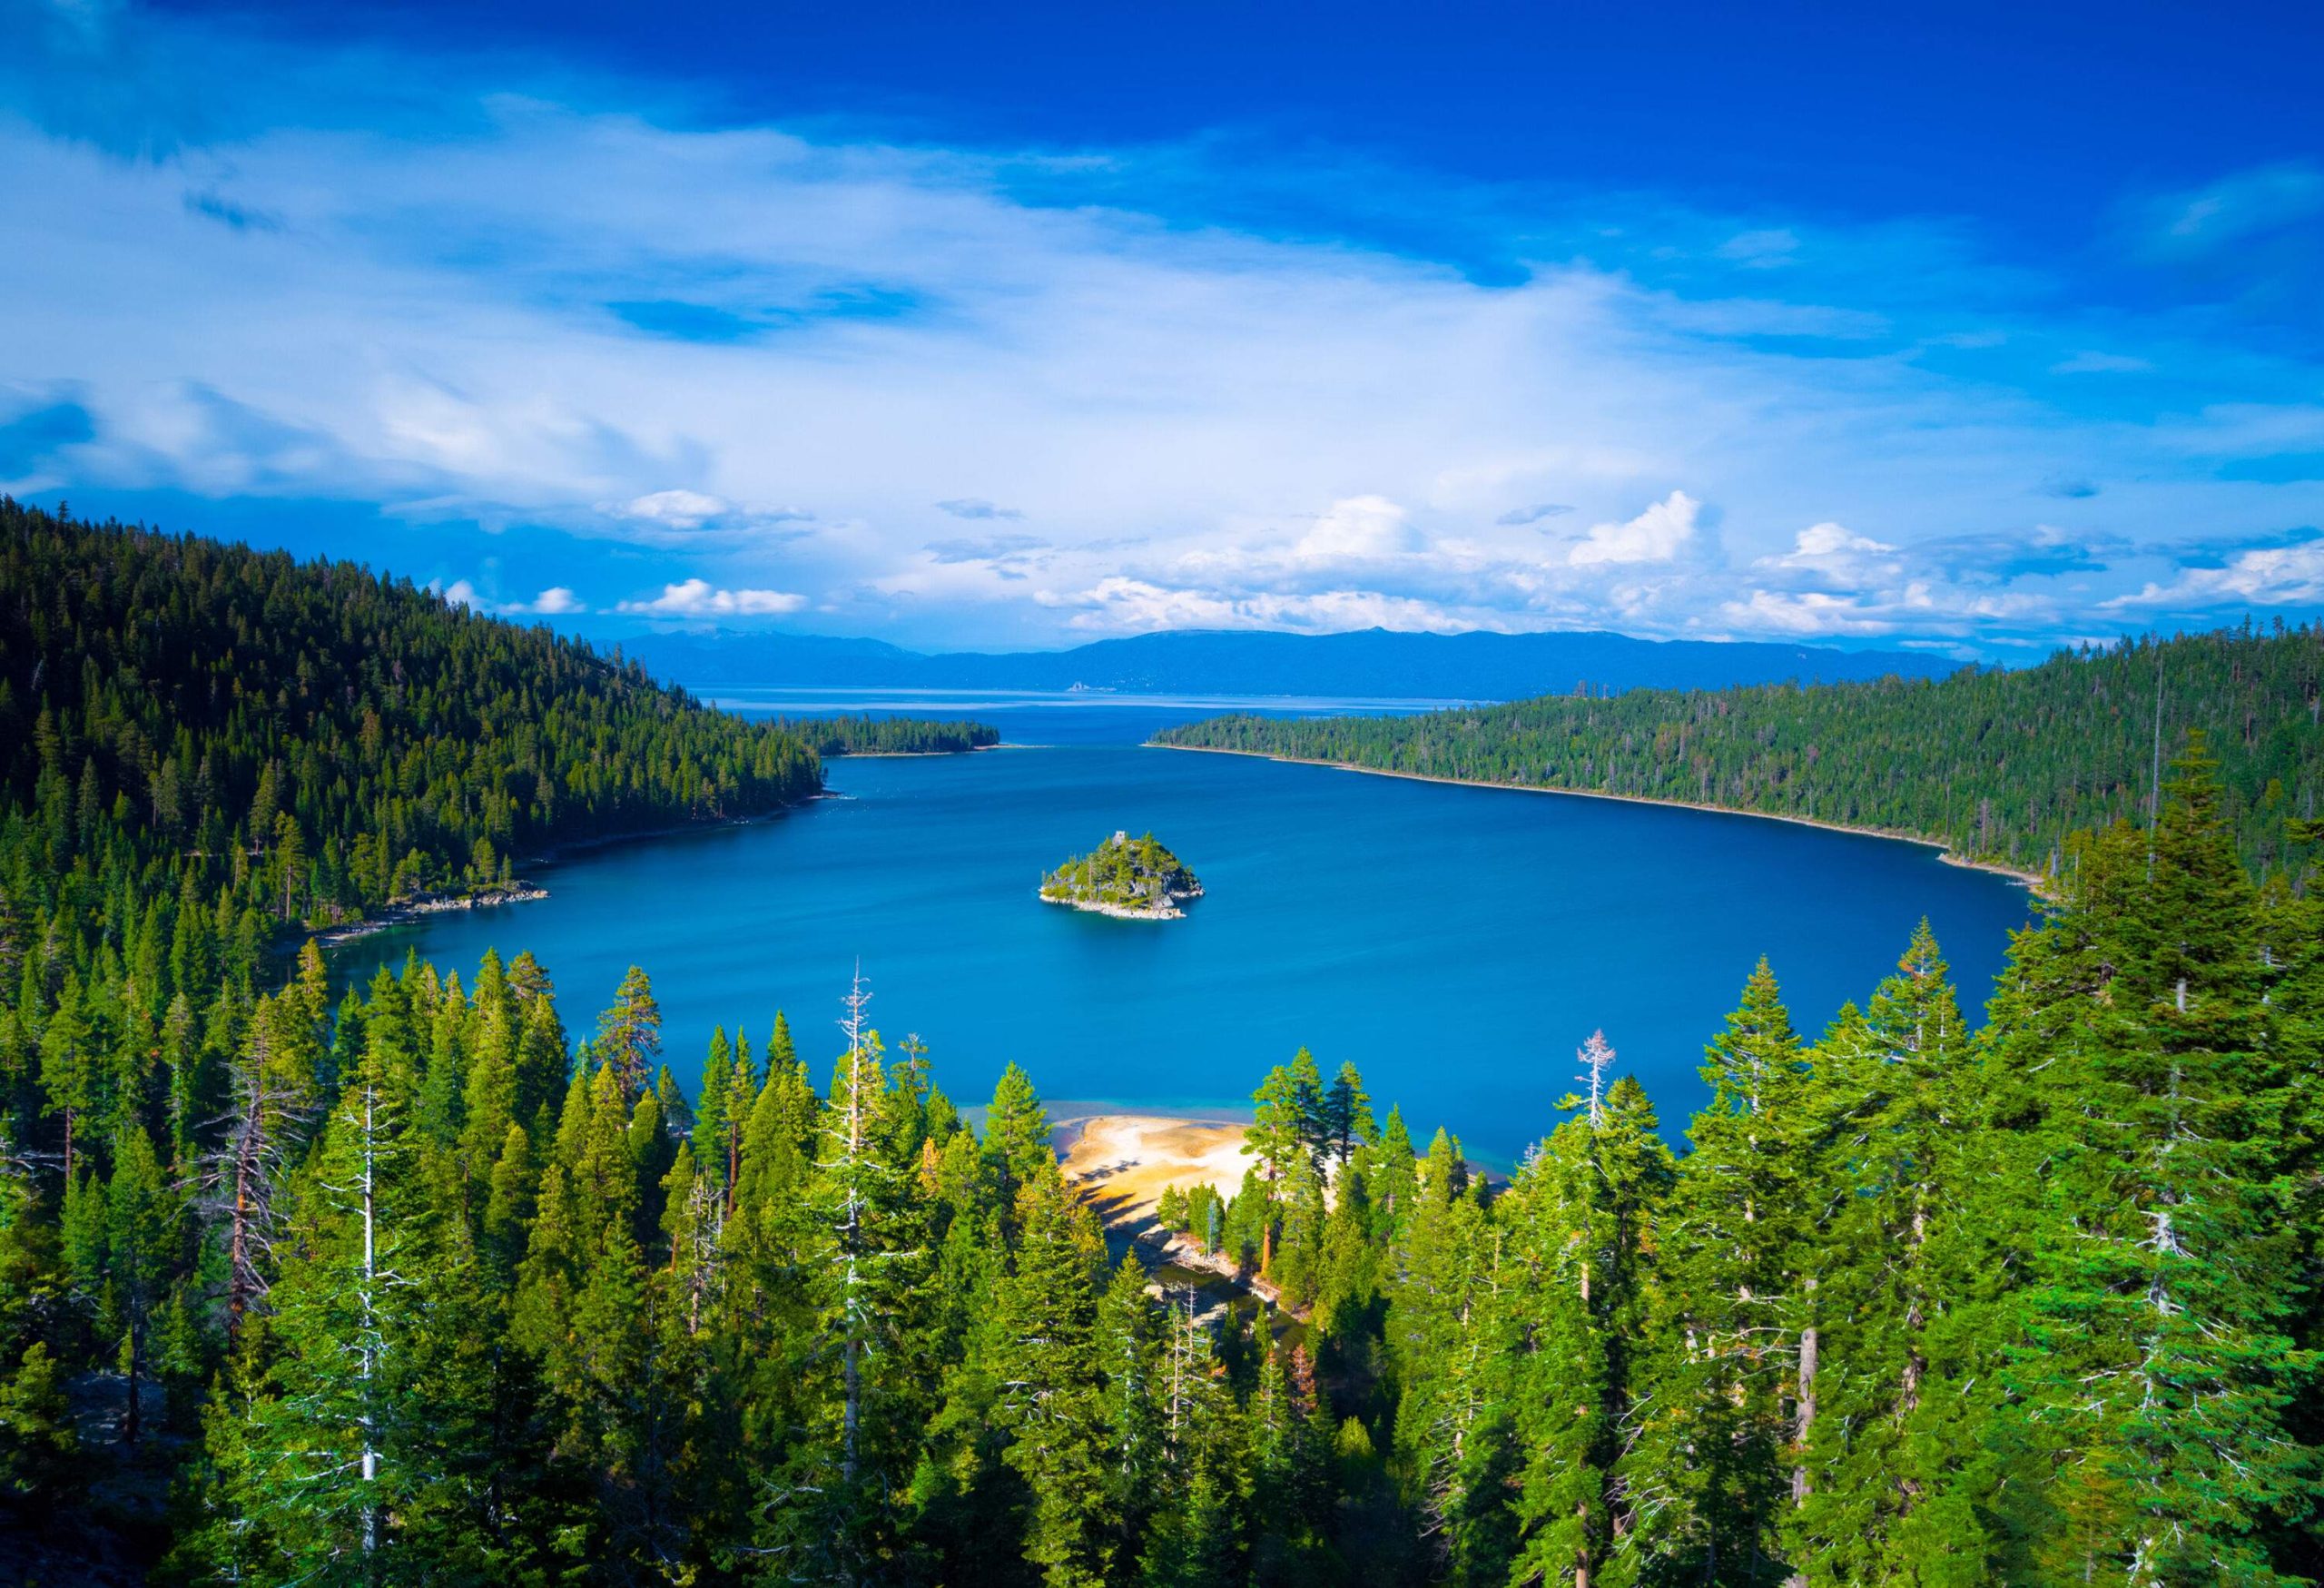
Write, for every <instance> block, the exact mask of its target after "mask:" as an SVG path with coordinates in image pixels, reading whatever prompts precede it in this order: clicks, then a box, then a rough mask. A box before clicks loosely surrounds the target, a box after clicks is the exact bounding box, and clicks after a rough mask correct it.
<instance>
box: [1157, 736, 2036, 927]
mask: <svg viewBox="0 0 2324 1588" xmlns="http://www.w3.org/2000/svg"><path fill="white" fill-rule="evenodd" d="M1145 747H1146V748H1147V749H1150V750H1182V751H1186V752H1187V753H1189V754H1191V755H1243V756H1247V757H1249V758H1250V759H1252V760H1255V761H1280V762H1282V763H1284V764H1286V765H1292V766H1323V767H1328V768H1330V769H1331V770H1332V771H1334V772H1354V773H1360V774H1363V775H1364V776H1365V777H1401V778H1403V780H1404V781H1405V782H1407V783H1443V784H1452V786H1453V787H1455V788H1497V789H1505V790H1507V791H1508V792H1510V793H1512V794H1557V795H1560V796H1561V797H1563V798H1566V799H1575V800H1619V801H1620V802H1621V803H1622V804H1629V805H1668V806H1669V807H1671V808H1672V809H1674V810H1680V811H1702V812H1705V813H1708V814H1711V815H1714V816H1748V817H1750V818H1751V819H1752V820H1753V821H1757V822H1789V823H1791V824H1794V825H1795V826H1800V827H1820V828H1822V829H1823V830H1824V831H1825V832H1827V833H1854V834H1856V836H1857V837H1859V838H1886V839H1888V840H1889V841H1891V842H1892V843H1917V844H1919V845H1920V846H1921V847H1922V848H1924V849H1934V850H1935V851H1936V852H1937V859H1939V860H1941V861H1943V862H1944V863H1945V864H1946V865H1957V866H1959V867H1961V868H1962V869H1963V870H1965V871H1973V872H1990V873H1993V874H1994V876H1997V877H2007V878H2008V879H2009V880H2010V881H2011V882H2013V883H2017V884H2018V885H2019V886H2020V887H2022V888H2024V889H2025V890H2026V891H2027V892H2029V893H2033V895H2034V896H2035V897H2037V898H2042V897H2046V896H2047V887H2048V880H2047V879H2046V878H2044V877H2042V876H2040V875H2038V874H2036V873H2033V872H2024V871H2019V870H2018V869H2017V868H2016V867H2014V866H2007V865H1998V864H1995V863H1993V862H1991V861H1984V860H1965V859H1964V858H1962V857H1961V856H1960V855H1958V854H1955V853H1954V852H1953V849H1952V847H1951V846H1950V845H1949V844H1946V843H1942V842H1940V841H1938V840H1937V839H1935V838H1924V837H1923V836H1921V835H1920V834H1919V833H1899V832H1897V831H1896V830H1895V829H1893V828H1888V827H1851V826H1848V825H1847V824H1846V823H1842V822H1827V821H1823V820H1821V819H1820V818H1818V817H1815V816H1786V815H1781V814H1777V813H1776V812H1773V811H1744V810H1738V809H1736V808H1735V807H1734V806H1732V805H1707V804H1703V803H1702V802H1701V801H1699V800H1670V799H1660V798H1658V797H1656V796H1655V795H1652V794H1607V793H1605V792H1604V791H1602V790H1600V789H1587V788H1545V787H1543V786H1542V785H1541V784H1529V783H1494V782H1492V781H1490V780H1488V779H1485V778H1480V777H1440V776H1438V775H1436V774H1433V773H1427V772H1393V771H1391V770H1389V769H1388V768H1386V767H1384V766H1356V765H1354V764H1350V763H1348V762H1345V761H1318V760H1316V759H1315V758H1314V757H1312V756H1307V755H1270V754H1268V753H1267V752H1266V751H1265V750H1230V749H1227V748H1226V747H1225V746H1224V745H1165V744H1161V743H1159V742H1157V741H1155V740H1151V739H1149V740H1147V744H1146V746H1145Z"/></svg>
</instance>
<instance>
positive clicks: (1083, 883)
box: [1041, 831, 1202, 921]
mask: <svg viewBox="0 0 2324 1588" xmlns="http://www.w3.org/2000/svg"><path fill="white" fill-rule="evenodd" d="M1201 896H1202V883H1199V882H1197V881H1196V879H1195V873H1192V872H1190V871H1188V870H1187V868H1186V865H1185V863H1183V862H1181V861H1180V860H1179V859H1178V857H1177V855H1175V854H1172V853H1170V852H1169V851H1168V850H1167V849H1165V848H1163V847H1162V845H1161V844H1160V843H1157V842H1155V838H1154V834H1153V833H1147V834H1146V836H1144V837H1143V838H1132V837H1131V836H1130V835H1129V833H1128V832H1127V831H1118V832H1116V833H1115V834H1114V835H1113V836H1112V837H1111V838H1109V839H1108V840H1107V841H1106V842H1105V843H1101V844H1099V845H1098V847H1097V848H1095V849H1093V850H1091V851H1090V852H1089V853H1088V854H1077V855H1075V856H1074V857H1073V858H1071V859H1070V860H1068V861H1067V862H1066V863H1064V864H1063V865H1061V866H1059V867H1058V868H1057V870H1055V871H1053V872H1050V873H1048V874H1047V875H1046V876H1044V877H1042V878H1041V899H1042V901H1043V902H1045V903H1049V904H1067V905H1070V906H1072V907H1073V908H1074V909H1076V910H1088V911H1090V912H1093V913H1096V914H1098V915H1118V916H1120V917H1122V918H1123V919H1125V920H1129V921H1175V920H1177V918H1178V917H1180V916H1182V915H1184V914H1185V913H1186V912H1185V911H1183V910H1181V909H1179V908H1178V905H1179V902H1181V901H1182V900H1187V899H1197V898H1200V897H1201Z"/></svg>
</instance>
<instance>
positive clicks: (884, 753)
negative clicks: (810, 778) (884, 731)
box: [816, 745, 1004, 761]
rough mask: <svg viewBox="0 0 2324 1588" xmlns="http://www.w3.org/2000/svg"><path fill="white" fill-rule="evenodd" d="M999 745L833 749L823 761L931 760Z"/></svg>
mask: <svg viewBox="0 0 2324 1588" xmlns="http://www.w3.org/2000/svg"><path fill="white" fill-rule="evenodd" d="M1003 747H1004V746H1002V745H970V746H968V748H966V749H964V750H834V751H832V753H831V754H830V755H822V752H821V751H817V752H816V754H817V755H819V756H821V758H822V759H823V760H825V761H933V760H940V759H941V758H943V757H944V756H947V755H983V754H984V753H985V752H986V751H988V750H999V749H1001V748H1003Z"/></svg>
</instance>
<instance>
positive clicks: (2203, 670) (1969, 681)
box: [1158, 621, 2324, 875]
mask: <svg viewBox="0 0 2324 1588" xmlns="http://www.w3.org/2000/svg"><path fill="white" fill-rule="evenodd" d="M2158 690H2159V691H2160V696H2161V698H2160V705H2161V717H2160V722H2159V723H2158V720H2157V711H2156V707H2157V704H2158V701H2157V694H2158ZM2319 713H2324V625H2317V624H2311V625H2306V626H2299V627H2290V628H2288V627H2285V626H2283V625H2282V624H2281V623H2280V621H2279V622H2278V624H2277V625H2276V626H2274V627H2272V628H2270V629H2268V630H2265V631H2261V630H2256V629H2253V628H2250V627H2249V626H2246V627H2244V628H2241V629H2221V630H2220V631H2218V632H2217V633H2212V634H2198V635H2182V636H2179V637H2177V638H2175V639H2169V640H2154V639H2140V640H2132V641H2125V642H2124V643H2122V644H2121V645H2119V646H2109V647H2104V648H2099V647H2084V648H2083V649H2080V650H2073V651H2061V652H2059V653H2058V654H2057V655H2056V656H2052V657H2051V658H2050V659H2049V660H2048V661H2046V662H2043V664H2041V665H2040V666H2033V667H2026V668H2021V669H2015V670H2011V671H2001V670H1979V669H1975V668H1969V669H1965V670H1964V671H1962V672H1959V673H1956V674H1955V675H1953V676H1951V677H1949V678H1944V679H1935V680H1928V679H1919V680H1912V681H1906V680H1904V679H1898V678H1888V679H1884V680H1882V681H1880V682H1878V683H1871V684H1838V685H1820V686H1814V687H1811V688H1800V687H1798V686H1791V685H1768V686H1753V687H1748V688H1737V689H1718V690H1693V691H1684V692H1681V691H1676V690H1660V689H1635V690H1631V691H1630V692H1628V693H1627V694H1622V695H1612V696H1610V697H1597V696H1578V697H1575V696H1561V695H1552V696H1547V697H1544V698H1542V699H1539V700H1525V701H1518V702H1516V703H1514V704H1512V705H1492V706H1478V707H1473V708H1464V709H1462V710H1457V711H1443V712H1432V713H1429V714H1426V715H1418V716H1400V717H1353V716H1344V717H1316V718H1303V719H1297V720H1284V719H1281V718H1274V717H1262V716H1250V715H1236V716H1223V717H1216V718H1213V719H1211V720H1209V721H1206V722H1200V723H1195V724H1191V725H1187V726H1185V727H1179V728H1173V729H1170V730H1168V731H1167V732H1165V733H1163V734H1161V735H1158V736H1159V738H1160V741H1161V742H1162V743H1163V744H1166V745H1184V746H1189V747H1197V748H1204V749H1216V750H1236V751H1245V752H1249V753H1252V754H1257V755H1282V756H1289V757H1293V758H1295V759H1299V760H1306V761H1326V762H1332V763H1335V764H1345V765H1350V766H1362V767H1371V768H1376V769H1378V770H1381V771H1384V772H1402V773H1411V774H1418V775H1421V776H1426V777H1446V778H1455V779H1460V780H1462V781H1467V782H1475V783H1505V784H1521V785H1524V786H1527V787H1533V788H1553V789H1574V790H1581V791H1586V792H1591V793H1600V794H1626V795H1632V796H1636V797H1641V798H1648V799H1662V800H1677V801H1682V802H1686V803H1689V804H1705V805H1716V806H1718V807H1721V808H1724V809H1728V810H1738V811H1756V812H1759V813H1762V814H1768V815H1781V816H1804V817H1807V818H1810V819H1812V820H1815V821H1819V822H1831V823H1837V824H1840V825H1842V826H1848V827H1866V828H1873V829H1876V830H1878V831H1882V832H1890V833H1904V834H1907V835H1911V836H1915V837H1922V838H1928V839H1932V840H1935V842H1937V843H1943V844H1945V845H1946V846H1947V847H1949V848H1951V849H1952V850H1954V851H1955V853H1958V854H1961V855H1963V856H1964V857H1966V858H1969V859H1973V860H1979V861H1989V862H1994V863H1999V864H2002V865H2005V866H2008V867H2011V868H2013V869H2015V870H2018V871H2022V872H2030V873H2037V874H2043V875H2054V874H2055V873H2056V872H2057V870H2058V868H2059V867H2060V866H2061V865H2063V862H2064V853H2065V843H2066V839H2067V837H2068V835H2069V834H2071V833H2075V832H2078V831H2083V830H2095V829H2097V828H2102V827H2104V826H2106V825H2108V824H2112V823H2113V822H2117V821H2131V822H2133V823H2143V822H2144V821H2145V820H2146V819H2147V817H2148V815H2149V814H2150V813H2151V809H2152V806H2151V797H2152V792H2153V788H2154V774H2155V772H2156V770H2157V767H2156V762H2157V760H2158V756H2157V754H2156V747H2157V745H2158V744H2160V745H2162V755H2169V754H2170V753H2171V747H2172V746H2175V745H2178V744H2180V743H2181V741H2182V740H2183V739H2184V738H2185V737H2186V735H2187V734H2188V732H2189V731H2190V730H2191V729H2196V728H2201V729H2204V730H2207V731H2208V732H2209V733H2210V734H2211V742H2212V745H2213V748H2214V750H2215V753H2216V754H2217V755H2219V757H2220V761H2221V784H2222V786H2221V813H2222V819H2223V820H2224V821H2225V822H2226V823H2227V824H2228V828H2229V831H2230V833H2232V834H2233V836H2234V839H2235V842H2236V845H2237V847H2238V849H2239V850H2240V853H2242V855H2243V857H2244V858H2245V860H2246V861H2247V862H2248V863H2250V864H2252V865H2253V866H2255V867H2257V868H2260V869H2261V870H2289V871H2291V872H2293V873H2297V872H2298V871H2299V869H2300V868H2302V867H2303V866H2306V865H2308V864H2310V863H2313V862H2314V861H2315V860H2316V859H2317V857H2318V855H2319V851H2324V823H2319V820H2318V818H2319V801H2324V716H2319Z"/></svg>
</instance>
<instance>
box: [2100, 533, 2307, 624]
mask: <svg viewBox="0 0 2324 1588" xmlns="http://www.w3.org/2000/svg"><path fill="white" fill-rule="evenodd" d="M2318 602H2324V539H2319V540H2309V541H2303V542H2301V543H2300V544H2299V545H2297V546H2267V547H2254V548H2252V549H2250V550H2247V551H2240V552H2237V553H2236V554H2235V555H2234V556H2233V557H2230V558H2228V560H2227V561H2226V562H2225V563H2223V564H2221V566H2220V567H2191V568H2183V569H2181V571H2180V574H2179V577H2177V578H2176V579H2173V580H2172V581H2171V583H2169V584H2167V585H2164V584H2154V583H2150V584H2148V585H2147V586H2146V587H2144V588H2143V589H2142V590H2140V591H2138V592H2137V593H2136V594H2134V595H2128V596H2117V597H2113V598H2112V599H2111V600H2108V601H2104V602H2102V603H2100V605H2101V606H2102V607H2106V608H2108V609H2112V610H2122V609H2126V608H2136V607H2182V608H2202V607H2235V606H2245V605H2250V606H2265V607H2290V606H2302V607H2304V606H2311V605H2314V604H2316V603H2318Z"/></svg>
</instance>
